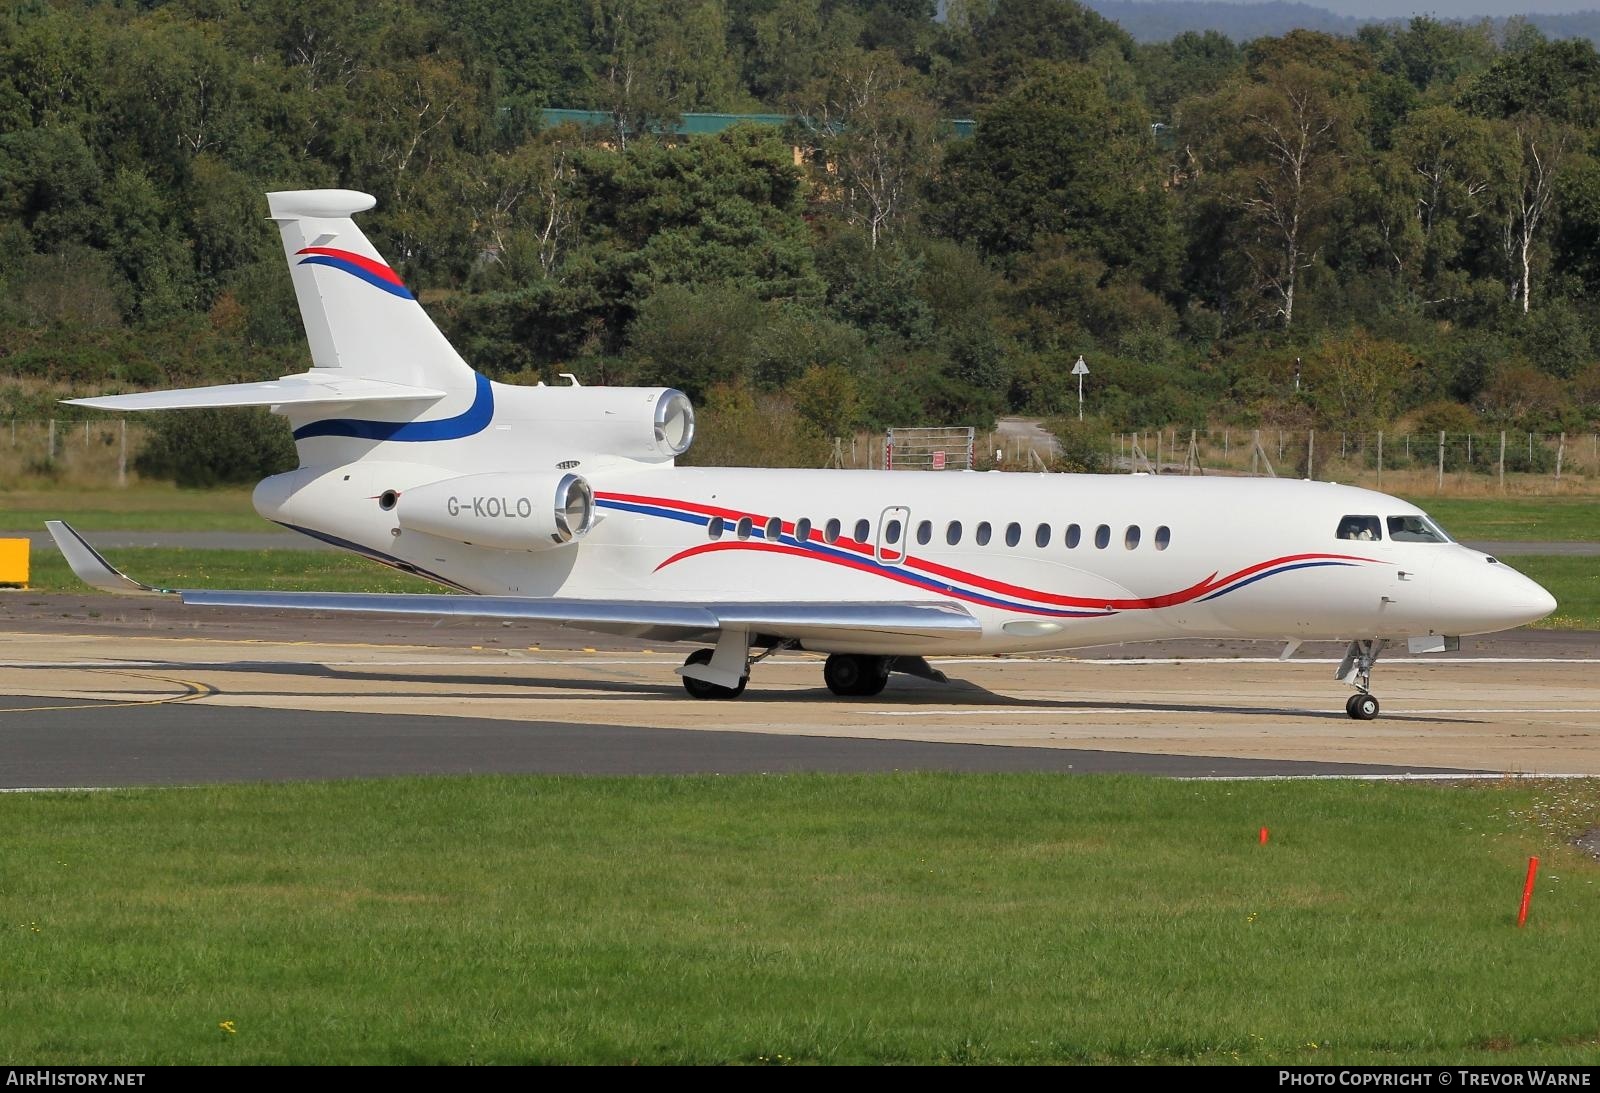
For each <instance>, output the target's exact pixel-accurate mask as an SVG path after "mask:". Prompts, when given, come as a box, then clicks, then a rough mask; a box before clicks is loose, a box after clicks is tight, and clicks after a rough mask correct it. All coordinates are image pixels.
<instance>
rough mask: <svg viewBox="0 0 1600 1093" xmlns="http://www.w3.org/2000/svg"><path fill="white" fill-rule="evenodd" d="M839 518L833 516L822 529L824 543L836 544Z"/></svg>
mask: <svg viewBox="0 0 1600 1093" xmlns="http://www.w3.org/2000/svg"><path fill="white" fill-rule="evenodd" d="M840 526H841V525H840V524H839V518H838V517H837V516H835V517H834V518H833V519H831V520H829V521H828V522H827V524H825V525H824V526H823V528H822V538H823V540H824V541H825V542H829V543H837V542H838V541H839V528H840Z"/></svg>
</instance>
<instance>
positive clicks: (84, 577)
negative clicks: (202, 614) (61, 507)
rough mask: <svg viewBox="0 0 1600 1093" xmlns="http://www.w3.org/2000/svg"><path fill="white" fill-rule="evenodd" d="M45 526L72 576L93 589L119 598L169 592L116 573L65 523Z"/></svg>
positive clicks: (49, 522) (97, 552) (118, 571)
mask: <svg viewBox="0 0 1600 1093" xmlns="http://www.w3.org/2000/svg"><path fill="white" fill-rule="evenodd" d="M44 526H45V529H46V530H47V531H49V532H50V538H52V539H54V540H55V541H56V547H57V549H59V550H60V551H61V556H62V557H63V558H65V559H66V560H67V565H69V566H71V567H72V572H74V573H76V574H77V575H78V579H79V580H80V581H82V582H83V583H84V584H87V585H89V586H90V587H91V588H98V589H100V590H101V591H102V592H116V593H119V594H121V593H129V592H132V593H140V594H148V593H154V594H157V595H159V594H162V593H165V592H167V591H168V589H165V588H156V587H154V586H153V585H148V584H140V583H139V582H138V581H136V580H134V579H133V578H132V577H129V576H128V575H127V574H125V573H123V572H122V571H121V570H119V569H117V568H116V567H115V566H113V565H112V564H111V563H110V562H108V561H106V560H105V559H104V558H102V557H101V556H100V552H99V551H98V550H96V549H95V548H94V547H92V546H90V545H89V544H88V543H87V542H86V541H85V540H84V538H83V536H81V535H79V534H78V533H77V532H76V531H74V530H73V529H72V527H71V526H70V525H68V524H67V522H66V521H65V520H46V521H45V522H44Z"/></svg>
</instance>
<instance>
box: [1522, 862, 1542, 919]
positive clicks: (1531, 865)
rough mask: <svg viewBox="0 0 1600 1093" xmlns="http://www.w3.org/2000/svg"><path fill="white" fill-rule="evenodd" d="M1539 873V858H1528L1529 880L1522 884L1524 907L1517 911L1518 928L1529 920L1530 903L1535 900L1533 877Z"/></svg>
mask: <svg viewBox="0 0 1600 1093" xmlns="http://www.w3.org/2000/svg"><path fill="white" fill-rule="evenodd" d="M1538 875H1539V859H1538V858H1537V857H1533V858H1529V859H1528V880H1527V883H1525V884H1524V885H1523V886H1522V907H1521V909H1520V910H1518V911H1517V928H1518V929H1521V928H1522V927H1523V926H1524V925H1526V924H1527V921H1528V904H1529V903H1530V902H1532V900H1533V879H1534V878H1535V877H1537V876H1538Z"/></svg>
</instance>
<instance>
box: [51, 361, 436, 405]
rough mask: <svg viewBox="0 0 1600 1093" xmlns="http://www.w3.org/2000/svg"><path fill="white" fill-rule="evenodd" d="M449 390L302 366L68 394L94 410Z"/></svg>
mask: <svg viewBox="0 0 1600 1093" xmlns="http://www.w3.org/2000/svg"><path fill="white" fill-rule="evenodd" d="M444 396H445V392H443V391H435V390H432V389H431V388H426V387H411V386H409V385H407V384H403V383H389V382H387V381H386V380H374V379H367V378H364V377H361V376H347V375H340V374H338V373H336V372H333V371H332V370H321V371H317V372H302V373H301V374H299V375H296V376H284V377H283V378H282V379H276V380H264V381H262V382H260V383H225V384H220V385H218V386H215V387H184V388H179V389H177V390H173V391H141V392H138V393H136V394H131V395H102V396H100V397H98V398H75V399H67V400H66V402H67V404H68V405H71V406H87V407H89V408H90V409H92V410H118V411H126V410H200V409H208V408H219V407H225V406H328V405H345V404H349V403H357V402H435V401H437V400H439V399H441V398H443V397H444Z"/></svg>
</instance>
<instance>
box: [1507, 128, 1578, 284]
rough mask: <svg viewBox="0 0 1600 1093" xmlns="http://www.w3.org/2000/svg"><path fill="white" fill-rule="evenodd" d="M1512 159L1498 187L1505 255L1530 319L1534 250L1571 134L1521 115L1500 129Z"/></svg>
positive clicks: (1509, 276)
mask: <svg viewBox="0 0 1600 1093" xmlns="http://www.w3.org/2000/svg"><path fill="white" fill-rule="evenodd" d="M1496 128H1497V129H1498V135H1499V137H1500V138H1501V139H1502V140H1503V141H1504V146H1505V147H1506V148H1507V149H1508V151H1509V155H1508V157H1507V158H1506V160H1505V161H1504V163H1505V169H1504V171H1503V173H1502V176H1501V178H1500V179H1499V180H1497V181H1498V186H1497V189H1498V191H1499V194H1498V196H1499V200H1500V217H1501V231H1500V240H1501V249H1502V251H1503V252H1504V255H1505V259H1506V268H1507V284H1508V285H1509V287H1510V290H1511V299H1512V300H1514V301H1516V302H1518V303H1519V304H1520V306H1521V308H1522V313H1523V314H1524V315H1526V314H1527V313H1528V309H1529V307H1530V301H1531V299H1532V297H1533V249H1534V243H1535V241H1536V240H1537V239H1538V237H1539V232H1540V229H1541V228H1543V227H1544V226H1545V222H1546V219H1547V218H1548V216H1549V213H1550V206H1551V203H1552V202H1553V201H1554V200H1555V195H1556V180H1557V178H1558V176H1559V174H1560V171H1561V168H1562V164H1563V161H1564V160H1565V157H1566V154H1567V150H1568V147H1569V146H1570V144H1571V142H1572V137H1571V133H1570V131H1569V130H1568V129H1567V128H1566V127H1564V126H1560V125H1557V124H1554V123H1551V122H1548V121H1546V120H1544V119H1543V118H1540V117H1538V116H1536V115H1531V114H1529V115H1522V116H1520V117H1517V118H1513V119H1511V120H1509V121H1506V122H1502V123H1499V124H1498V125H1497V127H1496Z"/></svg>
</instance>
